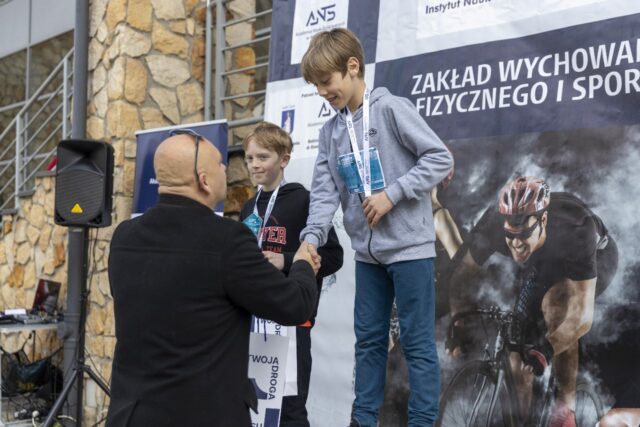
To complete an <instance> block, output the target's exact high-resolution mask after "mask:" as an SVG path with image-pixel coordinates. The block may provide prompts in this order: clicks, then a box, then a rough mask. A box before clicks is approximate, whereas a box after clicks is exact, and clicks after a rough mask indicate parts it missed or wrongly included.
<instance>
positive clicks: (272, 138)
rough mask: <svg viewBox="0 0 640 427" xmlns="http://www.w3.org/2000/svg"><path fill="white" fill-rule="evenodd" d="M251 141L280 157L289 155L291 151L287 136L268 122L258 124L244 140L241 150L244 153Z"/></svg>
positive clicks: (289, 138)
mask: <svg viewBox="0 0 640 427" xmlns="http://www.w3.org/2000/svg"><path fill="white" fill-rule="evenodd" d="M251 141H253V142H255V143H256V144H258V145H259V146H261V147H262V148H266V149H267V150H269V151H275V152H276V153H277V154H278V156H280V157H283V156H284V155H286V154H291V150H293V142H292V141H291V137H290V136H289V134H288V133H287V132H285V131H284V130H282V129H281V128H280V127H278V126H276V125H274V124H273V123H269V122H260V123H259V124H258V126H256V128H255V129H253V130H252V131H251V132H249V134H248V135H247V136H246V137H245V138H244V140H243V141H242V148H243V149H244V150H245V151H246V150H247V146H248V145H249V142H251Z"/></svg>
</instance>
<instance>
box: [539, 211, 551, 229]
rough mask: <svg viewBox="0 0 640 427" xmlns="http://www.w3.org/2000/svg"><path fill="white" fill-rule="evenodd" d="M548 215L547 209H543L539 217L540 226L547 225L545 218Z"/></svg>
mask: <svg viewBox="0 0 640 427" xmlns="http://www.w3.org/2000/svg"><path fill="white" fill-rule="evenodd" d="M548 217H549V211H544V213H543V214H542V216H541V217H540V225H542V227H541V228H544V227H546V226H547V219H548Z"/></svg>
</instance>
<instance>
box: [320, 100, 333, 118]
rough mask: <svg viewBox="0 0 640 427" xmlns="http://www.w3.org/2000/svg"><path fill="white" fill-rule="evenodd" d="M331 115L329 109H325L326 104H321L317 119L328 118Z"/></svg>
mask: <svg viewBox="0 0 640 427" xmlns="http://www.w3.org/2000/svg"><path fill="white" fill-rule="evenodd" d="M330 115H331V108H330V107H327V103H326V102H323V103H322V107H320V112H319V113H318V117H329V116H330Z"/></svg>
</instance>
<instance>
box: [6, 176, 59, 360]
mask: <svg viewBox="0 0 640 427" xmlns="http://www.w3.org/2000/svg"><path fill="white" fill-rule="evenodd" d="M36 182H37V190H36V192H35V194H34V195H33V196H31V197H29V198H24V199H22V200H21V206H20V211H21V215H15V216H13V215H5V216H3V217H2V230H1V232H2V239H0V283H2V287H0V299H1V301H0V303H1V305H2V307H3V308H16V307H17V308H24V307H29V306H30V305H31V304H32V302H33V298H34V295H35V292H36V283H37V280H38V278H41V277H42V278H48V279H52V280H55V281H58V282H61V283H66V278H67V265H66V258H67V229H66V228H64V227H59V226H57V225H54V223H53V206H54V202H53V200H54V189H53V185H54V178H53V177H52V176H42V177H38V178H37V179H36ZM65 299H66V286H63V287H62V290H61V295H60V301H65ZM26 338H27V334H24V333H22V334H7V335H5V336H4V337H3V341H2V347H3V348H4V349H5V350H6V351H10V352H11V351H15V350H18V349H19V348H20V347H21V346H22V344H23V343H24V342H25V339H26ZM61 345H62V343H61V342H60V341H58V340H57V338H56V332H55V331H42V332H38V334H36V357H40V356H41V355H43V354H45V355H46V354H50V353H51V352H52V351H54V350H56V349H57V348H58V347H60V346H61ZM28 354H29V356H31V352H30V351H29V352H28Z"/></svg>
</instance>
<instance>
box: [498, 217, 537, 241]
mask: <svg viewBox="0 0 640 427" xmlns="http://www.w3.org/2000/svg"><path fill="white" fill-rule="evenodd" d="M538 225H540V218H539V217H537V218H536V222H534V223H533V224H532V225H531V226H529V227H525V228H523V229H521V230H520V231H518V232H517V233H512V232H511V231H509V230H507V229H506V228H505V229H504V235H505V237H506V238H507V239H509V240H513V239H518V240H527V239H528V238H529V237H531V235H532V234H533V232H534V231H535V229H536V228H537V227H538Z"/></svg>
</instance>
